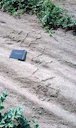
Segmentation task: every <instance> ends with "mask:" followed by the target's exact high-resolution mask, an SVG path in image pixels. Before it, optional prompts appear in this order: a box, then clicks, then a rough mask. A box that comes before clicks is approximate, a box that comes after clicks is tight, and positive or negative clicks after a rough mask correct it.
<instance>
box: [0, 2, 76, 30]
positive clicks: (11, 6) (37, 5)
mask: <svg viewBox="0 0 76 128" xmlns="http://www.w3.org/2000/svg"><path fill="white" fill-rule="evenodd" d="M0 8H2V9H3V10H4V11H7V12H10V13H11V14H15V13H16V12H20V11H21V12H28V13H29V12H32V13H34V14H36V15H37V16H38V17H39V19H40V21H41V22H42V24H43V26H44V27H47V28H48V29H49V30H50V29H51V28H52V29H57V28H59V27H61V28H63V29H68V30H69V29H73V30H76V20H75V19H73V18H72V17H71V16H69V15H68V14H66V13H65V11H64V10H63V9H61V8H60V7H58V6H56V5H55V4H54V3H53V2H52V1H51V0H0ZM20 14H21V13H20Z"/></svg>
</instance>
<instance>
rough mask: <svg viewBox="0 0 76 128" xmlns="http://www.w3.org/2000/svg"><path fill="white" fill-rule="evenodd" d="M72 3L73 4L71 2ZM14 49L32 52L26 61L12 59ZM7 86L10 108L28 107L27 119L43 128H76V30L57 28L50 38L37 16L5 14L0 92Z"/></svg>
mask: <svg viewBox="0 0 76 128" xmlns="http://www.w3.org/2000/svg"><path fill="white" fill-rule="evenodd" d="M63 3H64V2H63ZM72 3H73V1H72ZM62 6H63V4H62ZM68 6H69V7H70V6H73V5H72V4H71V2H70V1H68ZM74 6H75V7H76V2H75V5H74ZM69 13H70V14H71V11H70V10H69ZM72 13H73V14H75V10H74V9H73V8H72ZM12 49H25V50H27V52H28V54H27V59H26V61H25V62H21V61H18V60H14V59H10V58H9V55H10V53H11V50H12ZM5 89H6V90H8V93H9V96H8V98H7V101H6V103H5V105H6V110H7V109H8V108H11V107H13V106H19V105H23V106H24V112H25V115H26V117H27V118H28V119H29V120H33V119H36V120H37V121H38V122H39V124H40V127H41V128H75V127H76V37H75V36H74V35H73V33H72V31H70V32H65V31H63V30H61V29H58V30H56V32H55V33H54V34H53V35H52V36H51V37H50V36H49V34H48V33H46V32H45V30H44V29H43V28H42V27H41V24H40V23H39V21H38V19H37V17H36V16H30V15H27V14H24V15H23V16H22V17H21V18H20V19H19V18H17V17H16V18H14V17H12V16H10V15H8V14H6V13H4V12H0V92H2V91H3V90H5Z"/></svg>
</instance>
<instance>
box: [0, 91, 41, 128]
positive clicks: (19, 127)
mask: <svg viewBox="0 0 76 128" xmlns="http://www.w3.org/2000/svg"><path fill="white" fill-rule="evenodd" d="M6 97H7V93H6V92H4V93H2V95H1V96H0V128H31V126H30V123H29V121H27V119H26V118H25V117H24V116H23V110H22V108H20V107H17V108H13V109H11V110H9V111H8V112H6V113H4V114H2V112H3V109H4V105H3V102H4V101H5V99H6ZM34 128H39V125H37V124H36V125H35V127H34Z"/></svg>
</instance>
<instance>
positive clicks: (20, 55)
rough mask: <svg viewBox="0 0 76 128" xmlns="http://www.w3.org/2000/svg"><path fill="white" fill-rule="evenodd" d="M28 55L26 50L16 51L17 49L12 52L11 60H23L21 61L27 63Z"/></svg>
mask: <svg viewBox="0 0 76 128" xmlns="http://www.w3.org/2000/svg"><path fill="white" fill-rule="evenodd" d="M26 55H27V51H26V50H16V49H14V50H12V52H11V55H10V58H13V59H18V60H21V61H25V59H26Z"/></svg>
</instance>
